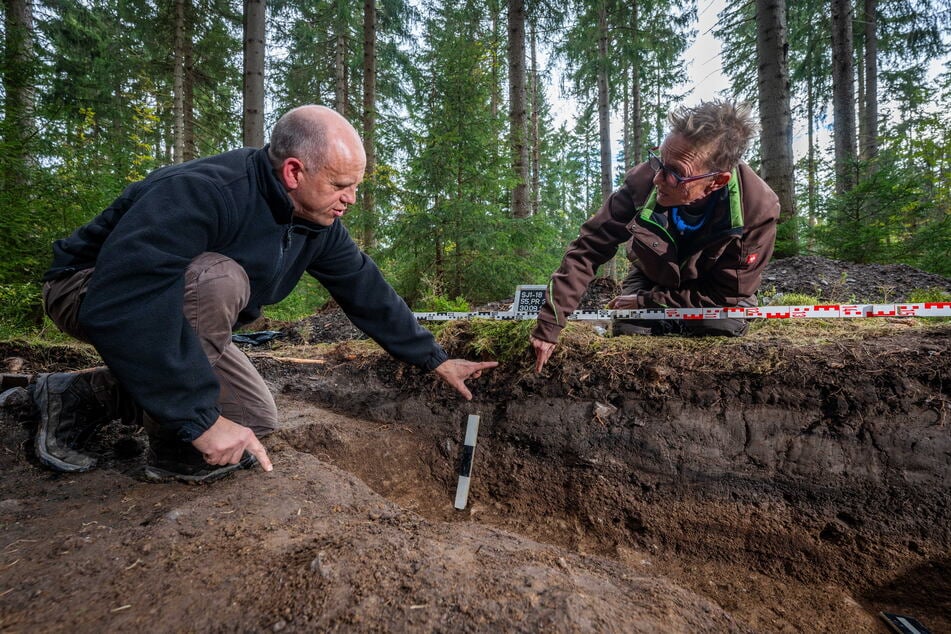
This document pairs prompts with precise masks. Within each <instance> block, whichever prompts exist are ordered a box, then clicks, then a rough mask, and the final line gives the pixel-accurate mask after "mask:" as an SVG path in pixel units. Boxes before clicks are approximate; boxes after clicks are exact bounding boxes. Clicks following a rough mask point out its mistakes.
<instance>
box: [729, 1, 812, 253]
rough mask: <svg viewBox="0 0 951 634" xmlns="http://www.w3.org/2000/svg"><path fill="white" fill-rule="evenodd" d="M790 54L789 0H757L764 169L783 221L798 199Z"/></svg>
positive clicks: (763, 171) (790, 215)
mask: <svg viewBox="0 0 951 634" xmlns="http://www.w3.org/2000/svg"><path fill="white" fill-rule="evenodd" d="M788 54H789V43H788V41H787V39H786V2H785V0H756V55H757V58H758V59H759V72H758V73H757V74H758V81H757V84H758V87H759V115H760V148H761V153H762V157H763V161H762V168H761V170H762V176H763V180H765V181H766V183H767V184H768V185H769V186H770V187H771V188H772V189H773V191H775V192H776V195H777V196H779V208H780V214H779V218H780V222H784V221H787V220H790V219H792V218H793V217H794V215H795V200H796V195H795V189H794V186H793V170H794V160H793V150H792V117H791V115H790V109H789V65H788V64H789V62H788ZM711 167H713V168H716V167H719V166H711ZM795 251H796V249H795V245H793V247H792V249H791V252H789V253H782V254H778V255H792V254H794V253H795Z"/></svg>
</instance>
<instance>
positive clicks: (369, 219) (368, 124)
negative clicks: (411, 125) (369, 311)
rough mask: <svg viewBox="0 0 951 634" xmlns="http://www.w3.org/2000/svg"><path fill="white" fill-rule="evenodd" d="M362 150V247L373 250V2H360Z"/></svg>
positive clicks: (374, 234) (374, 73) (374, 239)
mask: <svg viewBox="0 0 951 634" xmlns="http://www.w3.org/2000/svg"><path fill="white" fill-rule="evenodd" d="M363 149H364V150H365V152H366V156H367V169H366V174H367V180H366V182H365V183H364V186H363V188H362V189H361V190H360V191H361V192H362V199H363V200H362V208H363V220H364V222H363V248H364V249H372V248H374V247H376V230H377V218H376V196H375V192H374V190H375V188H376V185H377V183H376V0H364V2H363Z"/></svg>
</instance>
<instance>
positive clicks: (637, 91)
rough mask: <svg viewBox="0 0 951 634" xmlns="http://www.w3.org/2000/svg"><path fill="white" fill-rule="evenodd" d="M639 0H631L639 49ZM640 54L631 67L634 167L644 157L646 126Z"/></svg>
mask: <svg viewBox="0 0 951 634" xmlns="http://www.w3.org/2000/svg"><path fill="white" fill-rule="evenodd" d="M637 3H638V0H631V37H632V38H634V45H635V48H636V49H637V50H640V49H639V46H640V30H639V29H640V22H639V19H638V11H637V9H638V6H637ZM640 58H641V56H640V55H639V56H638V58H637V59H635V60H634V65H633V67H632V68H631V123H630V125H631V132H632V134H631V153H632V156H631V157H630V163H629V166H630V167H633V166H634V165H637V164H638V163H640V162H641V161H642V160H643V158H644V145H645V143H644V132H643V130H644V126H643V125H642V124H641V117H643V116H644V114H643V107H642V105H641V101H642V99H641V65H640Z"/></svg>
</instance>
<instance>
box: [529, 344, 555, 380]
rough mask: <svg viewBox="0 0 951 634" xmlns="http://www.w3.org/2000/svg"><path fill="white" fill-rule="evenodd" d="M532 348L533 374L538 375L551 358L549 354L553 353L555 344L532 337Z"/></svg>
mask: <svg viewBox="0 0 951 634" xmlns="http://www.w3.org/2000/svg"><path fill="white" fill-rule="evenodd" d="M532 347H533V348H534V349H535V372H536V373H538V372H541V371H542V368H543V367H545V364H546V363H548V360H549V359H550V358H551V353H552V352H554V351H555V344H553V343H551V342H549V341H542V340H541V339H536V338H535V337H532Z"/></svg>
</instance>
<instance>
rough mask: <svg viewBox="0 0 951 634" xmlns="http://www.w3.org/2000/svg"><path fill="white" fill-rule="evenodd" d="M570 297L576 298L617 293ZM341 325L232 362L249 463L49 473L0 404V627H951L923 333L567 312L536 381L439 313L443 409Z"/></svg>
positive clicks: (809, 276)
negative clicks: (252, 440) (703, 323)
mask: <svg viewBox="0 0 951 634" xmlns="http://www.w3.org/2000/svg"><path fill="white" fill-rule="evenodd" d="M925 288H937V289H940V290H942V291H944V292H951V280H947V279H944V278H940V277H936V276H932V275H928V274H925V273H922V272H920V271H915V270H914V269H910V268H908V267H900V266H899V267H894V266H893V267H874V266H873V267H868V266H866V267H860V266H857V265H847V264H844V263H840V262H834V261H830V260H823V259H821V258H793V259H789V260H780V261H777V262H774V263H773V264H771V266H770V268H769V271H768V272H767V274H766V280H765V282H764V292H767V293H768V294H770V295H772V296H778V295H779V294H781V293H791V292H797V293H807V294H811V295H817V296H819V297H820V298H822V299H823V300H827V301H839V302H877V303H891V302H898V301H903V300H904V299H905V298H906V297H907V293H908V292H909V291H911V290H912V289H925ZM589 291H590V295H589V297H588V299H587V301H588V302H590V305H591V306H592V307H595V306H598V307H599V306H600V305H603V302H604V301H606V299H605V297H606V298H608V299H609V298H610V295H611V294H612V293H613V292H614V291H615V288H614V287H613V286H612V284H611V283H610V282H609V281H605V280H601V281H598V283H597V284H594V285H592V287H591V288H590V289H589ZM509 301H511V300H509ZM777 303H781V302H777ZM503 304H504V303H503ZM348 324H349V322H347V321H346V318H345V317H344V316H343V315H341V314H340V312H339V311H338V310H334V309H333V308H328V309H327V310H324V311H321V312H320V313H318V314H316V315H314V316H311V317H309V318H307V319H305V320H302V321H301V322H299V323H295V324H283V325H280V324H269V325H268V326H269V327H273V328H277V329H279V330H280V331H281V333H282V337H281V338H279V339H275V340H272V341H270V342H268V343H267V344H265V345H262V346H257V347H248V348H246V349H247V351H248V353H249V355H250V356H251V358H252V361H253V362H254V363H255V365H256V366H257V367H258V368H259V370H260V371H261V373H262V375H263V376H264V377H265V379H266V380H267V381H268V383H269V385H270V386H271V387H272V389H273V391H274V394H275V398H276V400H277V403H278V408H279V410H280V412H281V415H282V420H283V428H282V429H281V430H280V431H279V432H277V433H276V434H274V435H272V436H270V437H268V438H266V439H265V444H266V446H267V447H268V451H269V454H270V455H271V457H272V460H273V462H274V471H273V472H272V473H268V474H264V473H262V472H260V471H258V470H254V471H243V472H239V473H236V474H235V475H233V476H229V477H228V478H226V479H224V480H221V481H219V482H216V483H214V484H210V485H203V486H187V485H181V484H173V483H169V484H153V483H148V482H145V481H144V480H143V479H142V477H141V476H140V472H141V469H142V466H143V461H144V457H143V453H142V449H143V447H144V443H145V442H146V441H145V439H144V436H143V432H142V430H140V429H132V428H126V427H123V426H121V425H120V424H119V423H113V424H111V425H109V426H108V427H107V428H106V429H105V430H103V432H102V433H101V434H100V436H99V437H98V438H97V439H96V441H95V443H94V445H93V446H92V447H91V450H92V451H94V452H96V453H97V454H98V455H99V456H100V465H99V467H98V468H97V469H95V470H93V471H90V472H88V473H82V474H73V475H65V474H56V473H53V472H51V471H48V470H46V469H44V468H42V467H41V466H40V465H39V464H38V463H37V461H36V460H35V458H34V457H33V452H32V434H33V431H34V429H35V426H36V422H35V418H34V417H33V416H32V415H31V412H30V411H29V410H28V408H17V407H8V408H6V409H5V410H3V411H2V412H0V469H2V472H3V477H2V479H0V527H2V538H0V631H3V632H37V631H43V632H94V631H95V632H98V631H114V632H142V631H147V632H262V631H273V632H278V631H283V632H313V631H361V632H363V631H387V632H420V631H421V632H516V631H517V632H537V631H551V632H751V631H752V632H805V631H808V632H845V631H847V632H881V633H885V632H888V631H889V630H888V628H887V626H886V625H885V622H884V620H883V619H882V618H881V617H880V616H879V613H880V612H882V611H885V612H891V613H897V614H900V615H906V616H909V617H914V618H916V619H918V620H919V621H920V622H921V623H923V624H924V625H925V626H926V627H927V628H928V629H929V630H930V631H931V632H934V633H937V632H951V424H949V419H951V394H949V377H951V322H949V321H948V320H936V319H930V320H926V319H901V318H881V319H858V320H849V321H848V322H845V321H844V320H795V321H776V322H758V323H755V324H754V325H753V328H752V329H751V332H750V334H749V335H748V336H747V337H744V338H742V339H736V340H732V339H731V340H723V339H693V338H684V337H673V336H668V337H657V338H638V337H619V338H609V337H603V336H601V335H600V334H598V333H599V331H598V330H597V329H596V327H595V325H593V324H590V323H580V322H579V323H574V324H572V325H571V326H570V327H569V328H568V329H566V331H565V333H564V334H563V338H562V342H561V345H559V348H558V350H557V352H556V354H555V356H554V357H553V359H552V360H551V362H550V363H549V365H548V366H546V368H545V371H544V372H543V373H542V374H541V375H536V374H535V373H534V372H533V369H532V359H531V354H530V351H529V348H528V345H527V332H528V328H530V325H531V323H530V322H497V323H492V324H488V325H482V326H480V325H479V324H472V323H468V322H454V323H452V324H448V325H445V326H443V327H441V328H440V329H439V332H438V336H439V338H440V341H441V342H442V343H443V345H444V346H445V347H446V348H447V349H448V350H449V351H450V353H451V354H453V355H457V356H459V355H465V356H467V357H469V358H475V357H477V356H480V355H481V356H486V357H497V358H500V359H502V360H503V361H504V362H503V364H502V365H501V366H500V367H499V368H496V369H495V370H492V371H490V372H487V373H485V375H484V376H483V377H482V378H480V379H478V380H474V381H471V382H470V383H471V388H472V391H473V394H474V399H473V400H472V401H469V402H465V401H462V400H461V399H460V398H459V397H457V396H456V395H455V394H454V393H453V392H452V391H451V390H450V389H449V388H447V387H445V386H444V385H442V384H441V383H439V382H438V381H437V380H435V379H434V377H433V376H432V375H431V374H426V373H423V372H420V371H418V370H416V369H414V368H411V367H408V366H406V365H403V364H401V363H398V362H396V361H394V360H392V359H391V358H390V357H388V356H387V355H385V354H384V353H382V352H381V351H380V349H379V348H378V347H376V346H375V344H372V343H371V342H368V341H360V340H359V337H360V335H359V332H358V331H352V330H350V329H348V328H349V325H348ZM0 355H2V357H5V358H6V363H7V368H8V370H9V371H15V372H23V373H34V372H43V371H60V370H68V369H78V368H81V367H86V366H89V365H92V364H95V363H97V361H98V359H97V357H96V355H95V354H94V352H93V351H91V349H89V348H88V347H84V346H79V345H76V346H63V345H59V346H39V345H37V344H29V343H26V342H23V341H8V342H0ZM471 414H477V415H478V416H479V417H480V428H479V437H478V444H477V447H476V450H475V455H474V459H473V463H472V464H473V470H472V482H471V490H470V493H469V497H468V504H467V506H466V508H465V510H457V509H455V508H454V507H453V501H454V498H455V491H456V485H457V470H458V462H459V459H460V455H461V452H462V440H463V437H464V433H465V427H466V422H467V418H468V416H469V415H471Z"/></svg>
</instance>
